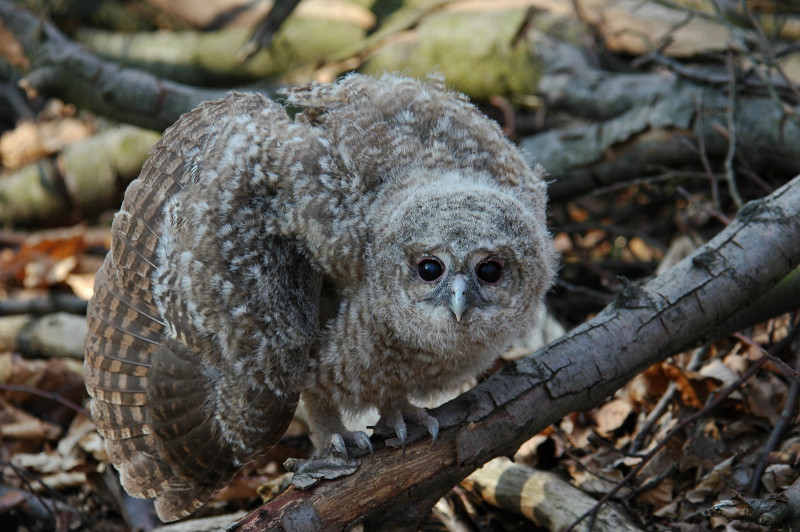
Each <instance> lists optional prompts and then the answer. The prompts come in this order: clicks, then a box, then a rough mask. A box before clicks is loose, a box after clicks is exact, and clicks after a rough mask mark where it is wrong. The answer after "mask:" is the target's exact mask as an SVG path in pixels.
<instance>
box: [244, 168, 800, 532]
mask: <svg viewBox="0 0 800 532" xmlns="http://www.w3.org/2000/svg"><path fill="white" fill-rule="evenodd" d="M798 265H800V176H798V177H796V178H794V179H793V180H792V181H790V182H789V183H787V184H786V185H784V186H783V187H781V188H780V189H778V190H777V191H775V192H774V193H773V194H771V195H770V196H768V197H766V198H764V199H761V200H758V201H753V202H750V203H748V204H747V205H746V206H745V207H744V208H743V209H742V210H741V211H740V212H739V215H738V216H737V217H736V219H735V220H734V221H733V222H732V223H731V224H730V225H729V226H728V227H727V228H726V229H725V230H724V231H722V232H721V233H720V234H719V235H717V236H716V237H715V238H714V239H712V240H711V241H710V242H708V243H707V244H706V245H704V246H702V247H701V248H699V249H698V250H697V251H696V252H695V253H693V254H692V255H690V256H689V257H688V258H686V259H685V260H683V261H682V262H680V263H678V264H677V265H676V266H674V267H673V268H671V269H670V270H668V271H667V272H665V273H664V274H662V275H660V276H658V277H657V278H655V279H653V280H652V281H650V282H648V283H646V284H644V285H641V286H630V287H628V288H627V289H626V290H624V291H623V292H622V294H620V296H619V297H618V298H617V300H616V301H615V302H614V303H612V304H611V305H609V306H608V307H606V309H604V310H603V311H602V312H601V313H600V314H599V315H597V316H596V317H595V318H594V319H592V320H590V321H588V322H586V323H584V324H583V325H581V326H579V327H577V328H576V329H574V330H573V331H571V332H570V333H568V334H567V335H565V336H564V337H563V338H561V339H559V340H557V341H555V342H553V343H551V344H550V345H549V346H547V347H546V348H544V349H542V350H540V351H538V352H536V353H535V354H533V355H532V356H530V357H527V358H524V359H521V360H519V361H517V362H514V363H511V364H509V365H507V366H506V367H505V368H503V370H501V371H500V372H498V373H497V374H495V375H493V376H492V377H490V378H489V379H487V380H486V381H484V382H483V383H481V384H479V385H478V386H477V387H476V388H474V389H472V390H470V391H468V392H466V393H464V394H462V395H461V396H459V397H457V398H456V399H454V400H452V401H450V402H449V403H446V404H444V405H442V406H441V407H439V408H437V409H435V410H434V411H433V412H432V413H433V415H435V416H436V417H437V418H438V419H439V421H440V424H441V427H442V430H441V432H440V435H439V440H438V441H437V442H436V444H435V445H433V446H431V445H430V440H428V439H427V438H422V437H421V434H422V431H419V432H416V433H415V434H414V435H415V436H416V437H417V438H420V439H418V440H417V441H415V442H414V443H412V444H410V445H407V446H406V449H405V453H404V452H403V451H401V450H399V449H380V450H378V451H377V452H376V453H375V457H374V459H372V460H365V461H363V463H362V464H361V467H360V468H359V469H358V470H357V471H356V472H355V473H354V474H353V475H351V476H349V477H345V478H342V479H339V480H336V481H323V482H321V483H320V484H319V485H318V486H315V487H314V488H312V489H310V490H307V491H299V490H296V489H291V490H289V491H288V492H285V493H284V494H282V495H281V496H279V497H278V498H276V499H275V500H273V501H271V502H269V503H267V504H265V505H263V506H262V507H261V508H259V509H258V510H256V511H254V512H252V513H251V514H249V515H248V516H247V517H246V518H244V519H243V520H241V521H239V522H238V523H236V524H234V525H232V526H231V527H230V528H229V529H228V530H241V531H249V530H253V531H254V530H267V529H269V530H287V531H293V530H311V529H314V530H342V529H345V528H348V527H351V526H353V525H355V524H357V523H360V522H364V521H369V522H372V523H383V526H384V527H386V528H391V527H393V526H402V527H407V526H409V523H408V520H409V519H410V518H419V517H420V512H419V510H418V507H417V506H415V502H416V501H421V500H423V501H435V500H436V499H437V498H438V497H440V496H441V495H443V494H444V493H446V492H447V490H449V489H450V488H451V487H452V486H454V485H455V484H456V483H458V482H459V481H460V480H462V479H463V478H464V477H466V476H467V475H468V474H470V473H471V472H472V471H474V470H475V469H477V468H478V467H480V466H481V465H482V464H484V463H486V462H487V461H489V460H491V459H492V458H494V457H496V456H507V455H510V454H512V453H513V452H514V451H515V450H516V449H517V448H518V447H519V446H520V445H521V444H522V443H523V442H524V441H526V440H527V439H529V438H530V437H532V436H533V435H535V434H537V433H538V432H540V431H541V430H542V429H544V428H545V427H547V426H548V425H550V424H551V423H554V422H556V421H557V420H558V419H560V418H561V417H563V416H564V415H566V414H568V413H570V412H574V411H576V410H587V409H590V408H592V407H594V406H596V405H597V404H599V403H600V402H601V401H603V400H604V399H605V398H606V397H607V396H608V395H610V394H612V393H613V392H614V391H615V390H617V389H618V388H619V387H621V386H622V385H623V384H625V382H627V381H628V380H629V379H631V378H632V377H633V376H635V375H636V374H637V373H639V372H640V371H642V370H644V369H645V368H647V367H649V366H650V365H652V364H654V363H656V362H658V361H660V360H663V359H664V358H666V357H668V356H670V355H673V354H675V353H678V352H680V351H682V350H685V349H686V348H688V347H690V346H692V345H696V344H698V343H700V342H702V341H704V340H706V339H707V338H708V337H709V331H711V330H715V331H718V332H717V334H723V331H726V330H727V332H732V331H731V330H730V329H729V328H728V327H727V326H726V323H727V322H728V320H729V319H730V318H731V317H732V316H736V315H737V313H739V312H740V311H741V309H744V308H746V307H747V306H748V305H749V304H750V303H751V302H753V301H756V300H757V299H759V297H760V296H762V295H764V294H766V293H767V292H769V290H770V289H771V288H772V287H774V286H775V285H776V284H777V283H778V282H780V281H781V280H782V279H783V278H784V277H786V276H787V275H789V274H790V273H791V272H792V271H793V270H794V269H795V268H797V267H798ZM774 310H775V311H776V314H777V313H778V312H781V310H780V309H774ZM739 325H740V324H738V323H737V326H739ZM407 510H408V511H407Z"/></svg>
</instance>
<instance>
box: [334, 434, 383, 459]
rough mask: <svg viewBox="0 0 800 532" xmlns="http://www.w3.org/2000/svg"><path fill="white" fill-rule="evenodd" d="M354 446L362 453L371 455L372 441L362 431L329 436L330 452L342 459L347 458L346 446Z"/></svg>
mask: <svg viewBox="0 0 800 532" xmlns="http://www.w3.org/2000/svg"><path fill="white" fill-rule="evenodd" d="M348 444H350V445H351V446H352V445H355V446H356V447H358V448H359V449H361V450H362V451H369V455H370V456H372V455H373V450H372V441H370V439H369V436H368V435H367V433H366V432H363V431H360V430H358V431H352V432H349V431H348V432H343V433H341V434H338V433H337V434H334V435H333V436H331V442H330V448H331V451H332V452H334V453H336V454H337V455H338V456H341V457H342V458H348V454H347V445H348Z"/></svg>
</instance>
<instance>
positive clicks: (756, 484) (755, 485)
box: [750, 380, 800, 493]
mask: <svg viewBox="0 0 800 532" xmlns="http://www.w3.org/2000/svg"><path fill="white" fill-rule="evenodd" d="M799 393H800V381H796V380H793V381H792V385H791V387H790V388H789V397H788V398H787V399H786V404H785V405H783V410H782V411H781V417H780V419H779V420H778V423H777V424H776V425H775V427H774V428H773V429H772V434H770V436H769V441H768V442H767V444H766V445H765V446H764V450H763V451H762V453H761V456H760V457H759V458H758V463H757V464H756V467H755V470H754V471H753V477H752V478H751V479H750V491H751V492H753V493H758V492H759V491H760V489H759V488H760V486H761V476H762V475H763V474H764V471H765V470H766V469H767V457H768V456H769V453H771V452H772V451H773V450H775V448H777V447H778V443H779V442H780V440H781V436H783V433H784V432H786V429H787V428H788V427H789V424H790V423H791V422H792V419H793V418H794V415H795V409H796V408H797V396H798V394H799Z"/></svg>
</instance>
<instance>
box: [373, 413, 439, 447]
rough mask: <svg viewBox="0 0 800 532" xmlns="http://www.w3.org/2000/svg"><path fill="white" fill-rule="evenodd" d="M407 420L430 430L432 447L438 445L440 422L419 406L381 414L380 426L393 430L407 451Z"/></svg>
mask: <svg viewBox="0 0 800 532" xmlns="http://www.w3.org/2000/svg"><path fill="white" fill-rule="evenodd" d="M406 420H408V421H411V422H413V423H416V424H417V425H421V426H423V427H425V428H426V429H427V430H428V434H430V435H431V438H432V439H433V441H432V442H431V445H433V444H434V443H436V440H437V439H438V438H439V420H438V419H436V418H435V417H433V416H432V415H430V414H429V413H428V412H427V411H426V410H425V409H424V408H420V407H418V406H412V405H408V406H407V407H405V408H402V409H400V408H398V409H396V410H393V411H390V412H381V418H380V420H379V421H378V426H386V427H389V428H390V429H391V430H393V431H394V435H395V436H396V437H397V440H398V441H399V442H400V446H401V447H402V448H403V450H404V451H405V448H406V440H407V439H408V427H407V425H406ZM390 434H391V433H390Z"/></svg>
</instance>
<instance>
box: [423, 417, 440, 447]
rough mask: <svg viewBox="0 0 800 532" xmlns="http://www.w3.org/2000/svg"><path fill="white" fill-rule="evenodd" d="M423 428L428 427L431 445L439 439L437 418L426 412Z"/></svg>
mask: <svg viewBox="0 0 800 532" xmlns="http://www.w3.org/2000/svg"><path fill="white" fill-rule="evenodd" d="M425 428H427V429H428V434H430V435H431V447H433V445H434V444H435V443H436V440H438V439H439V420H438V419H436V418H435V417H433V416H431V415H430V414H428V419H426V420H425Z"/></svg>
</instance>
